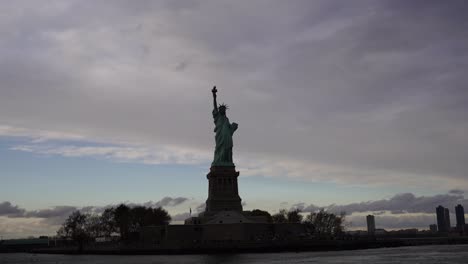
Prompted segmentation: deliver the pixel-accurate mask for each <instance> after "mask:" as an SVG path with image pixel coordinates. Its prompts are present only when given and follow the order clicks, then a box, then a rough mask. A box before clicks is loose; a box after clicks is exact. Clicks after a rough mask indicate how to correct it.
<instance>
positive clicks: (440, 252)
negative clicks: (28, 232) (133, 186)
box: [0, 245, 468, 264]
mask: <svg viewBox="0 0 468 264" xmlns="http://www.w3.org/2000/svg"><path fill="white" fill-rule="evenodd" d="M6 263H15V264H25V263H35V264H62V263H70V264H84V263H86V264H110V263H115V264H121V263H132V264H159V263H161V264H162V263H177V264H179V263H180V264H183V263H207V264H214V263H236V264H242V263H379V264H387V263H392V264H393V263H412V264H417V263H424V264H434V263H447V264H455V263H456V264H462V263H463V264H467V263H468V245H448V246H447V245H442V246H420V247H400V248H380V249H366V250H352V251H334V252H332V251H330V252H301V253H268V254H235V255H224V254H220V255H179V256H102V255H100V256H96V255H46V254H44V255H42V254H37V255H36V254H25V253H11V254H10V253H8V254H0V264H6Z"/></svg>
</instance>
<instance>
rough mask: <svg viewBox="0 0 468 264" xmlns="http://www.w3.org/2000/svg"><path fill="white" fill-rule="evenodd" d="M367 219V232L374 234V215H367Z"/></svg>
mask: <svg viewBox="0 0 468 264" xmlns="http://www.w3.org/2000/svg"><path fill="white" fill-rule="evenodd" d="M366 220H367V233H368V234H369V235H373V234H375V217H374V216H373V215H368V216H367V217H366Z"/></svg>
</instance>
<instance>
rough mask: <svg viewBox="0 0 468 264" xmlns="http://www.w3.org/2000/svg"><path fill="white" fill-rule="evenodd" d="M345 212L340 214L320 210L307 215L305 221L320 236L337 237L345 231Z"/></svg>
mask: <svg viewBox="0 0 468 264" xmlns="http://www.w3.org/2000/svg"><path fill="white" fill-rule="evenodd" d="M344 221H345V213H344V212H342V213H341V214H340V215H336V214H333V213H329V212H326V211H325V210H323V209H322V210H320V211H319V212H316V213H310V214H309V215H307V216H306V219H305V223H306V224H307V225H308V226H309V229H310V231H311V232H312V233H313V234H315V235H316V236H318V237H319V238H335V237H337V236H340V235H341V234H342V233H343V231H344V227H343V224H344Z"/></svg>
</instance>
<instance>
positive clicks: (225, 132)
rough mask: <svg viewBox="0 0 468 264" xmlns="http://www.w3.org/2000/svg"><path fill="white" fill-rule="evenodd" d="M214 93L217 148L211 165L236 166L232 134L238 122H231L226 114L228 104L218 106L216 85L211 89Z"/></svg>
mask: <svg viewBox="0 0 468 264" xmlns="http://www.w3.org/2000/svg"><path fill="white" fill-rule="evenodd" d="M211 92H212V93H213V106H214V108H213V118H214V123H215V129H214V132H215V133H216V148H215V152H214V159H213V163H211V166H234V163H233V162H232V146H233V143H232V135H233V134H234V131H236V129H237V126H238V125H237V124H236V123H232V124H231V123H229V119H228V118H227V116H226V110H227V109H228V107H227V105H225V104H221V105H219V106H218V104H217V102H216V93H217V92H218V90H216V86H215V87H213V90H211Z"/></svg>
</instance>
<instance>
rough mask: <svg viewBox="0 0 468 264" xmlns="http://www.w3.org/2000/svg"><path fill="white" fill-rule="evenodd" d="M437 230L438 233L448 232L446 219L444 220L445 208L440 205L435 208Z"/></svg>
mask: <svg viewBox="0 0 468 264" xmlns="http://www.w3.org/2000/svg"><path fill="white" fill-rule="evenodd" d="M436 214H437V230H438V231H439V232H448V231H449V229H448V228H447V223H446V218H445V208H444V207H443V206H442V205H439V206H437V208H436Z"/></svg>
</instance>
